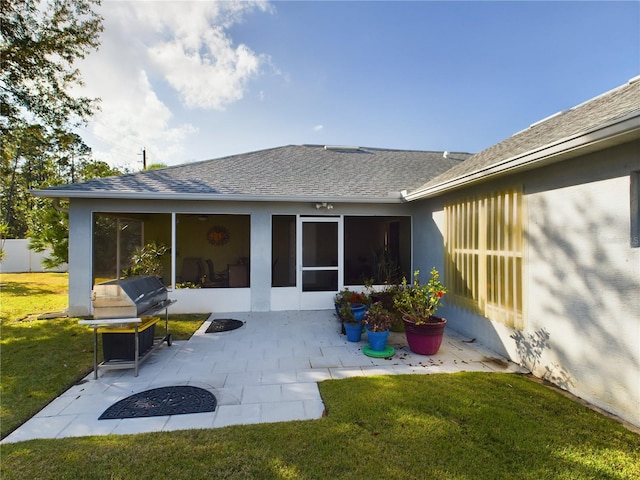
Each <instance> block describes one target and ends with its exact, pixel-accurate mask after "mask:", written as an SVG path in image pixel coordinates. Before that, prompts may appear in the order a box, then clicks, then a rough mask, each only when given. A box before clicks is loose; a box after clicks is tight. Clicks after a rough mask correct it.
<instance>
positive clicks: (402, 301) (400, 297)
mask: <svg viewBox="0 0 640 480" xmlns="http://www.w3.org/2000/svg"><path fill="white" fill-rule="evenodd" d="M419 275H420V271H419V270H416V271H415V272H414V273H413V283H412V284H411V285H409V284H408V283H407V279H406V277H404V278H403V279H402V285H401V286H400V291H399V292H398V294H397V295H396V297H395V299H394V304H395V306H396V308H397V309H398V311H400V313H402V315H403V316H404V317H405V318H407V319H409V320H411V321H412V322H415V324H416V325H421V324H423V323H430V322H434V321H436V320H435V319H434V318H433V315H434V314H435V313H436V310H437V309H438V307H440V306H442V297H443V296H444V294H445V293H447V288H446V287H445V286H444V285H443V284H442V282H441V281H440V274H439V273H438V270H436V268H435V267H434V268H432V269H431V278H430V279H429V281H428V282H427V283H420V280H419V278H418V277H419Z"/></svg>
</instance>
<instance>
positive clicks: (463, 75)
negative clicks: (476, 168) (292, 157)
mask: <svg viewBox="0 0 640 480" xmlns="http://www.w3.org/2000/svg"><path fill="white" fill-rule="evenodd" d="M101 13H102V14H103V16H104V18H105V32H104V34H103V37H102V46H101V49H100V50H99V51H98V52H97V53H94V54H91V55H90V56H89V57H88V58H87V59H86V60H85V61H84V62H83V64H82V65H81V70H82V72H83V78H84V80H85V82H86V87H85V91H84V92H83V93H85V94H89V95H92V96H96V97H100V98H101V99H102V109H101V111H100V112H99V113H98V114H96V116H95V117H94V119H92V121H91V122H90V123H89V125H88V126H87V127H86V128H83V129H82V130H81V134H82V136H83V138H84V139H85V141H86V142H87V144H88V145H89V146H91V147H92V148H93V150H94V155H95V157H96V158H98V159H101V160H105V161H108V162H109V163H110V164H112V165H117V166H120V167H126V168H129V169H133V170H137V169H139V168H140V167H141V163H140V162H141V155H140V152H141V150H142V148H143V147H144V148H145V149H146V154H147V161H148V162H149V163H152V162H161V163H165V164H167V165H175V164H180V163H186V162H190V161H197V160H206V159H209V158H218V157H222V156H226V155H233V154H237V153H243V152H248V151H254V150H260V149H263V148H272V147H277V146H281V145H288V144H304V143H311V144H320V145H327V144H330V145H357V146H368V147H380V148H397V149H419V150H449V151H465V152H477V151H480V150H483V149H484V148H487V147H489V146H491V145H493V144H494V143H497V142H499V141H501V140H503V139H505V138H507V137H509V136H511V135H512V134H513V133H515V132H517V131H519V130H522V129H523V128H526V127H527V126H529V125H530V124H531V123H534V122H536V121H538V120H540V119H542V118H544V117H546V116H549V115H552V114H554V113H556V112H558V111H560V110H564V109H567V108H570V107H572V106H574V105H577V104H579V103H581V102H583V101H585V100H588V99H589V98H592V97H594V96H596V95H599V94H601V93H604V92H605V91H608V90H610V89H612V88H615V87H617V86H619V85H621V84H623V83H625V82H627V81H628V80H629V79H631V78H633V77H635V76H637V75H639V74H640V3H639V2H611V1H608V2H515V1H514V2H418V1H413V2H384V1H380V2H339V1H327V2H290V1H278V2H241V3H237V2H228V1H225V2H212V1H197V2H188V1H158V2H147V1H134V2H127V1H108V0H107V1H104V2H103V5H102V7H101Z"/></svg>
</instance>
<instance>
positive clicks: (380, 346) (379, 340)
mask: <svg viewBox="0 0 640 480" xmlns="http://www.w3.org/2000/svg"><path fill="white" fill-rule="evenodd" d="M388 336H389V330H387V331H385V332H372V331H371V330H367V337H368V338H369V347H371V350H375V351H376V352H381V351H382V350H384V349H385V347H386V346H387V337H388Z"/></svg>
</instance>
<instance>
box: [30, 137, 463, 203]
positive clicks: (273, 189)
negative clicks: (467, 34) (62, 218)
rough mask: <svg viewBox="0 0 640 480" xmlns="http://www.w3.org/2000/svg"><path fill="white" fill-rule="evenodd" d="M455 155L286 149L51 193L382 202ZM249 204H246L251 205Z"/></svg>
mask: <svg viewBox="0 0 640 480" xmlns="http://www.w3.org/2000/svg"><path fill="white" fill-rule="evenodd" d="M469 156H470V154H465V153H455V154H451V155H449V156H448V158H444V156H443V152H424V151H410V150H387V149H377V148H364V147H362V148H358V149H354V148H351V147H350V148H346V147H345V148H339V147H331V148H324V147H323V146H318V145H288V146H283V147H278V148H272V149H267V150H260V151H256V152H250V153H244V154H239V155H233V156H228V157H223V158H219V159H214V160H206V161H201V162H196V163H188V164H184V165H178V166H173V167H167V168H163V169H157V170H147V171H143V172H138V173H132V174H126V175H121V176H116V177H108V178H100V179H94V180H90V181H88V182H83V183H76V184H70V185H64V186H57V187H52V188H50V189H47V190H43V191H40V192H38V193H39V194H42V195H43V196H54V197H62V198H65V197H86V198H101V197H111V196H118V197H126V198H144V197H147V198H150V197H151V196H153V197H154V198H158V197H166V198H175V197H183V198H186V197H188V198H191V197H193V198H199V197H201V198H211V196H224V197H230V198H231V197H243V198H244V197H250V198H254V197H255V198H256V199H269V198H273V199H284V198H287V199H295V198H303V199H304V198H313V199H322V198H334V199H344V200H345V201H349V200H350V199H352V200H353V199H362V200H366V199H371V200H374V199H385V198H390V192H396V195H395V201H399V192H400V191H402V190H411V189H415V188H417V187H418V186H420V185H422V184H423V183H425V182H426V181H428V180H429V179H431V178H433V177H435V176H437V175H440V174H441V173H443V172H445V171H446V170H448V169H450V168H451V167H453V166H455V165H457V164H459V163H460V162H461V161H462V160H464V159H466V158H468V157H469ZM250 198H244V199H250Z"/></svg>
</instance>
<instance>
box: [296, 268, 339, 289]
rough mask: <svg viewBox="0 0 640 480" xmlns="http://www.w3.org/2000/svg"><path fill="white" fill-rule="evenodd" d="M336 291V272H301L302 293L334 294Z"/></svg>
mask: <svg viewBox="0 0 640 480" xmlns="http://www.w3.org/2000/svg"><path fill="white" fill-rule="evenodd" d="M337 290H338V271H337V270H307V271H305V272H302V291H304V292H335V291H337Z"/></svg>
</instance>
